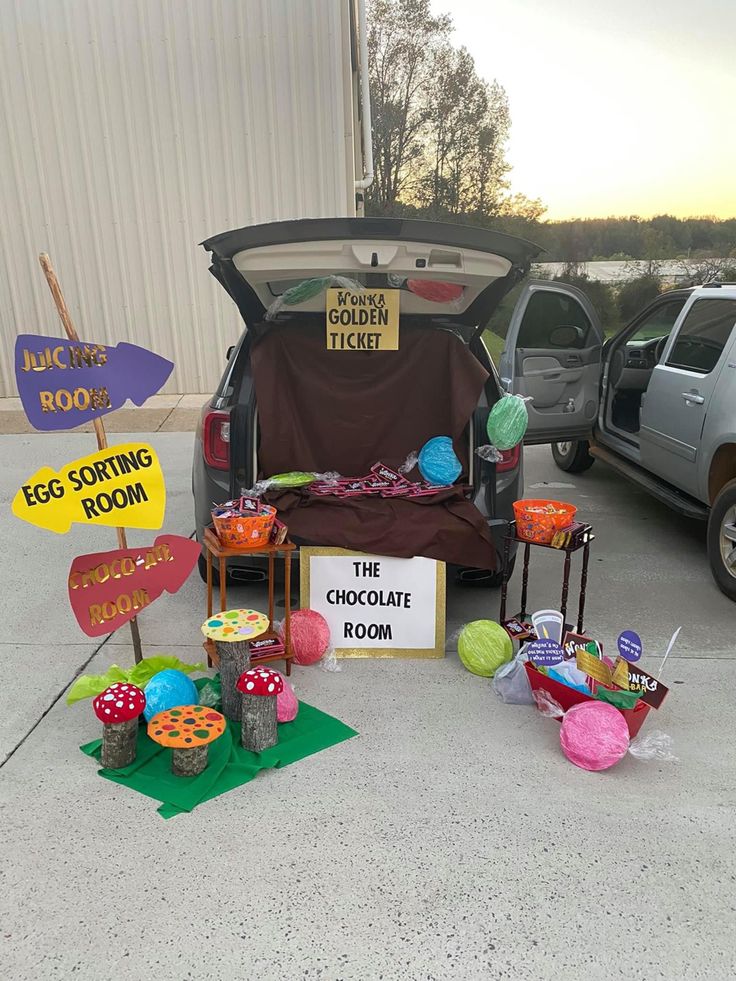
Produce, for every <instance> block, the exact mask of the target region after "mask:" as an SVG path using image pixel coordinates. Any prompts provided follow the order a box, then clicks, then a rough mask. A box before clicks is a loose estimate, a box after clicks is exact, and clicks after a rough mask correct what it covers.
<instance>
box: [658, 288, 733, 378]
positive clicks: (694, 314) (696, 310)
mask: <svg viewBox="0 0 736 981" xmlns="http://www.w3.org/2000/svg"><path fill="white" fill-rule="evenodd" d="M735 323H736V300H727V299H716V298H715V297H714V298H712V299H711V298H710V297H706V298H703V299H699V300H696V301H695V303H693V305H692V307H691V308H690V311H689V313H688V314H687V316H686V317H685V320H684V322H683V324H682V327H680V331H679V333H678V335H677V338H676V340H675V346H674V347H673V348H672V352H671V353H670V356H669V358H668V359H667V365H668V366H669V367H670V368H684V369H685V370H686V371H697V372H698V373H699V374H702V375H707V374H709V373H710V372H711V371H712V370H713V369H714V368H715V366H716V365H717V364H718V360H719V358H720V357H721V352H722V351H723V348H724V347H725V346H726V344H727V342H728V339H729V337H730V336H731V331H732V330H733V326H734V324H735Z"/></svg>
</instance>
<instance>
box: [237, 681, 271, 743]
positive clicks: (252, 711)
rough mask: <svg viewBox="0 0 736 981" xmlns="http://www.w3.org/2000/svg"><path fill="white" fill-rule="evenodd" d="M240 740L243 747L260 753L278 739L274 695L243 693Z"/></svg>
mask: <svg viewBox="0 0 736 981" xmlns="http://www.w3.org/2000/svg"><path fill="white" fill-rule="evenodd" d="M241 698H242V700H243V701H242V715H243V718H242V723H241V727H240V742H241V745H242V746H243V749H248V750H250V751H251V753H260V752H261V751H262V750H264V749H268V748H269V747H271V746H275V745H276V743H277V742H278V741H279V734H278V726H277V721H276V695H248V694H245V693H243V694H242V695H241Z"/></svg>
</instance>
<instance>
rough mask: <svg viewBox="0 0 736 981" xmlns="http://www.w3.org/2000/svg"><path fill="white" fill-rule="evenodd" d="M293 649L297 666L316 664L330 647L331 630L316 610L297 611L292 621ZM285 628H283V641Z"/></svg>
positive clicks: (293, 614)
mask: <svg viewBox="0 0 736 981" xmlns="http://www.w3.org/2000/svg"><path fill="white" fill-rule="evenodd" d="M290 632H291V649H292V651H293V652H294V663H295V664H314V663H315V662H316V661H319V659H320V658H321V657H322V655H323V654H324V653H325V651H326V650H327V648H328V647H329V646H330V628H329V626H328V625H327V621H326V620H325V618H324V617H323V616H322V614H321V613H317V611H316V610H295V611H294V612H293V613H292V614H291V621H290ZM283 638H284V628H283V626H282V627H281V639H282V640H283Z"/></svg>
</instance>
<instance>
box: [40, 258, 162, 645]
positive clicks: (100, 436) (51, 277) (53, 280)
mask: <svg viewBox="0 0 736 981" xmlns="http://www.w3.org/2000/svg"><path fill="white" fill-rule="evenodd" d="M38 261H39V262H40V263H41V268H42V269H43V273H44V276H45V277H46V282H47V283H48V284H49V289H50V290H51V295H52V296H53V298H54V303H55V304H56V309H57V311H58V314H59V317H60V318H61V322H62V324H63V325H64V330H65V331H66V336H67V337H68V338H69V340H70V341H78V340H79V335H78V334H77V331H76V329H75V327H74V323H73V321H72V318H71V314H70V313H69V308H68V307H67V305H66V300H65V299H64V294H63V293H62V292H61V286H60V285H59V280H58V279H57V276H56V273H55V272H54V269H53V266H52V265H51V260H50V259H49V257H48V255H46V253H45V252H42V253H41V255H40V256H39V257H38ZM92 425H93V426H94V427H95V435H96V436H97V447H98V449H100V450H105V449H107V435H106V433H105V427H104V425H103V423H102V420H101V419H93V420H92ZM116 531H117V536H118V546H119V547H120V548H127V547H128V539H127V536H126V534H125V528H117V529H116ZM128 622H129V623H130V635H131V638H132V641H133V655H134V657H135V663H136V664H138V663H139V662H140V661H141V660H142V659H143V651H142V649H141V635H140V631H139V630H138V621H137V619H136V618H135V617H133V618H132V619H131V620H129V621H128Z"/></svg>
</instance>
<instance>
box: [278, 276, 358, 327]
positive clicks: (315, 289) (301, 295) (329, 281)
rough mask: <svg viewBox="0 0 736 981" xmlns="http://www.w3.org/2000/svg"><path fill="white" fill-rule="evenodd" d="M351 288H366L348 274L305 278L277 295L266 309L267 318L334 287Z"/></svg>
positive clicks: (355, 289)
mask: <svg viewBox="0 0 736 981" xmlns="http://www.w3.org/2000/svg"><path fill="white" fill-rule="evenodd" d="M335 287H336V288H337V289H343V290H350V291H351V292H352V293H360V292H362V291H363V289H364V288H365V287H364V286H363V284H362V283H359V282H357V281H356V280H354V279H348V278H347V277H346V276H319V277H317V278H315V279H304V280H302V282H301V283H297V284H296V286H292V287H291V288H290V289H288V290H284V292H283V293H282V294H281V296H277V297H276V299H275V300H274V301H273V303H272V304H271V305H270V306H269V308H268V310H266V317H265V319H266V320H274V319H275V318H276V317H277V316H278V315H279V313H280V312H281V311H282V310H283V309H284V307H294V306H297V305H298V304H299V303H306V302H307V300H312V299H314V297H315V296H319V295H320V293H324V291H325V290H327V289H332V288H335Z"/></svg>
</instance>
